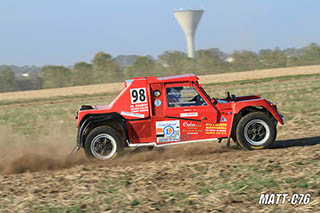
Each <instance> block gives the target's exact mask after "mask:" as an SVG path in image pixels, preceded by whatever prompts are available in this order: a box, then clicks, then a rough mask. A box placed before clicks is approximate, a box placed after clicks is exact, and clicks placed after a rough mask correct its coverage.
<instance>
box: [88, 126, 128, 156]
mask: <svg viewBox="0 0 320 213" xmlns="http://www.w3.org/2000/svg"><path fill="white" fill-rule="evenodd" d="M122 151H123V143H122V142H121V137H120V135H119V134H118V132H117V131H115V130H114V129H113V128H111V127H108V126H101V127H96V128H94V129H93V130H91V131H90V133H89V134H88V136H87V139H86V142H85V153H86V155H87V157H88V158H89V159H98V160H108V159H112V158H114V157H116V156H117V155H118V154H119V153H120V152H122Z"/></svg>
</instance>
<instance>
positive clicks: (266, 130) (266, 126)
mask: <svg viewBox="0 0 320 213" xmlns="http://www.w3.org/2000/svg"><path fill="white" fill-rule="evenodd" d="M276 131H277V130H276V125H275V124H274V122H273V121H272V120H271V118H270V117H269V116H268V115H267V114H266V113H263V112H252V113H249V114H247V115H246V116H244V117H243V118H241V119H240V121H239V123H238V126H237V129H236V139H237V141H238V142H239V144H240V145H241V147H242V148H244V149H248V150H252V149H264V148H267V147H269V146H270V145H271V144H272V143H273V142H274V141H275V137H276Z"/></svg>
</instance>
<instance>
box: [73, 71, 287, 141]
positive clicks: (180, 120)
mask: <svg viewBox="0 0 320 213" xmlns="http://www.w3.org/2000/svg"><path fill="white" fill-rule="evenodd" d="M198 80H199V78H198V77H197V76H195V75H193V74H185V75H179V76H171V77H164V78H157V77H142V78H133V79H132V80H127V81H126V82H125V87H124V89H122V90H121V92H120V94H119V95H118V96H117V97H116V98H115V99H114V101H113V102H112V103H111V104H110V105H105V106H94V107H93V108H92V109H88V110H82V111H78V112H77V118H78V127H79V126H80V124H81V123H82V119H83V118H84V117H85V115H88V114H90V115H96V114H108V113H118V114H119V115H121V116H122V118H123V120H125V126H126V128H127V133H128V137H127V140H128V145H129V146H139V145H156V146H161V145H168V144H176V143H183V142H197V141H205V140H212V139H217V138H227V137H230V135H231V130H232V124H233V121H234V118H235V115H236V114H238V113H239V112H240V111H241V110H243V109H245V108H247V107H259V108H261V109H263V110H265V111H269V112H270V114H272V115H273V117H274V118H275V119H276V120H277V121H278V122H279V123H281V124H283V123H284V121H283V117H282V116H281V114H280V113H278V111H277V108H276V105H275V104H273V103H271V102H269V101H267V100H265V99H263V98H260V97H259V96H257V95H251V96H242V97H233V98H226V99H219V100H215V99H213V100H211V99H210V97H209V96H208V95H207V94H206V92H205V91H204V90H203V88H202V87H201V85H200V84H199V83H198ZM172 87H189V88H194V89H195V90H196V91H197V92H198V94H199V95H200V96H201V98H202V99H203V101H205V103H204V106H182V107H168V103H167V97H168V96H167V93H166V91H168V90H166V88H172ZM159 92H160V95H159ZM156 96H158V97H156Z"/></svg>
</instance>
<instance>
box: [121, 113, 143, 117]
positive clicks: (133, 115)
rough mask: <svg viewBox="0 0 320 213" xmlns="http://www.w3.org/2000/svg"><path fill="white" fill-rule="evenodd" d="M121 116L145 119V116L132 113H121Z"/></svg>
mask: <svg viewBox="0 0 320 213" xmlns="http://www.w3.org/2000/svg"><path fill="white" fill-rule="evenodd" d="M120 114H121V115H126V116H132V117H138V118H144V115H143V114H138V113H132V112H123V111H122V112H121V113H120Z"/></svg>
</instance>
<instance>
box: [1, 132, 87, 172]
mask: <svg viewBox="0 0 320 213" xmlns="http://www.w3.org/2000/svg"><path fill="white" fill-rule="evenodd" d="M74 146H75V136H74V135H71V134H70V133H69V134H67V133H65V134H63V130H61V129H58V128H51V133H50V135H47V136H26V135H23V134H21V133H17V132H16V131H14V130H12V129H9V128H7V127H3V126H1V127H0V174H17V173H24V172H35V171H41V170H56V169H62V168H69V167H72V166H74V165H79V164H84V163H87V162H88V160H87V159H86V157H85V156H84V155H83V154H81V153H77V154H76V155H70V156H69V154H70V153H71V151H72V149H73V148H74Z"/></svg>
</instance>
